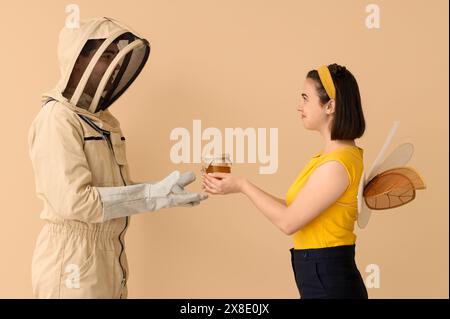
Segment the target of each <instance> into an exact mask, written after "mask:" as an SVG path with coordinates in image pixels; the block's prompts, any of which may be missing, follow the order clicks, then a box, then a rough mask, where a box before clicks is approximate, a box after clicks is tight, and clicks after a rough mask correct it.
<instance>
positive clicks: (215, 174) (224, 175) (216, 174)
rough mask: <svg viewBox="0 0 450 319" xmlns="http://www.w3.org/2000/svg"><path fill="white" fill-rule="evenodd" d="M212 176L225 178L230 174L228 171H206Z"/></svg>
mask: <svg viewBox="0 0 450 319" xmlns="http://www.w3.org/2000/svg"><path fill="white" fill-rule="evenodd" d="M208 175H209V176H212V177H219V178H225V177H228V176H230V175H231V174H230V173H221V172H214V173H208V174H207V176H208Z"/></svg>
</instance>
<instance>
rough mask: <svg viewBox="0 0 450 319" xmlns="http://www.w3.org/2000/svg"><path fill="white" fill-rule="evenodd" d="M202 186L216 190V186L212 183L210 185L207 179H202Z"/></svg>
mask: <svg viewBox="0 0 450 319" xmlns="http://www.w3.org/2000/svg"><path fill="white" fill-rule="evenodd" d="M203 184H204V185H205V186H206V187H207V188H209V189H213V190H216V189H217V186H216V185H214V183H212V182H211V181H210V180H209V179H207V178H204V179H203Z"/></svg>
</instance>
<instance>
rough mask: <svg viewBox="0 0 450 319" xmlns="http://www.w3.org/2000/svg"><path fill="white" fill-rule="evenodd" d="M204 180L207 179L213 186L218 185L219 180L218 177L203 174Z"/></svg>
mask: <svg viewBox="0 0 450 319" xmlns="http://www.w3.org/2000/svg"><path fill="white" fill-rule="evenodd" d="M204 180H207V181H208V182H209V183H210V184H212V185H213V186H214V187H215V188H217V187H220V183H221V181H220V180H218V179H215V178H214V177H211V176H208V175H204Z"/></svg>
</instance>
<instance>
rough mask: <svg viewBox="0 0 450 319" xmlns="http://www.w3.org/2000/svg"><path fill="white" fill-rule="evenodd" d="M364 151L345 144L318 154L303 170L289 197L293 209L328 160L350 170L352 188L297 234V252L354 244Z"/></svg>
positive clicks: (287, 202) (350, 186)
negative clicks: (300, 194)
mask: <svg viewBox="0 0 450 319" xmlns="http://www.w3.org/2000/svg"><path fill="white" fill-rule="evenodd" d="M363 153H364V150H363V149H362V148H360V147H358V146H352V145H345V146H341V147H339V148H337V149H336V150H334V151H332V152H330V153H328V154H322V152H319V153H317V154H316V155H314V156H313V157H312V158H311V160H310V162H309V163H308V164H307V165H306V166H305V167H304V168H303V170H302V171H301V172H300V174H299V175H298V177H297V179H296V180H295V182H294V183H293V184H292V185H291V187H290V188H289V190H288V192H287V194H286V205H287V206H289V205H290V204H291V203H292V202H293V201H294V199H295V197H296V196H297V194H298V192H299V191H300V190H301V188H302V186H303V185H304V184H305V183H306V181H307V180H308V177H309V176H310V175H311V174H312V172H313V171H314V170H315V169H316V168H317V167H318V166H319V165H321V164H323V163H325V162H328V161H338V162H340V163H341V164H343V166H344V167H345V169H346V170H347V174H348V177H349V182H350V184H349V186H348V187H347V190H346V191H345V192H344V194H343V195H342V196H341V197H340V198H339V199H338V200H337V201H336V202H335V203H334V204H333V205H331V206H330V207H329V208H327V209H326V210H324V211H323V212H322V213H321V214H320V215H319V216H318V217H316V218H315V219H313V220H312V221H311V222H310V223H309V224H307V225H306V226H304V227H303V228H302V229H300V230H299V231H297V232H296V233H295V234H294V235H293V239H294V249H309V248H325V247H335V246H342V245H353V244H355V242H356V235H355V234H354V233H353V230H354V225H355V221H356V219H357V210H358V202H357V196H358V186H359V181H360V178H361V175H362V171H363Z"/></svg>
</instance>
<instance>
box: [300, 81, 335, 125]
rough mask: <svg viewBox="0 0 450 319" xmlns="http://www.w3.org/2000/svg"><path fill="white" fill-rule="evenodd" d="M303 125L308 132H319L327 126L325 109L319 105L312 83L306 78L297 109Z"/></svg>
mask: <svg viewBox="0 0 450 319" xmlns="http://www.w3.org/2000/svg"><path fill="white" fill-rule="evenodd" d="M297 111H299V113H300V118H301V119H302V121H303V125H304V127H305V128H306V129H308V130H315V131H319V130H320V129H321V128H323V127H324V125H327V124H328V121H329V116H328V114H327V112H326V107H325V106H322V105H321V104H320V100H319V96H318V94H317V91H316V87H315V84H314V81H313V80H312V79H309V78H306V79H305V82H304V83H303V88H302V91H301V96H300V105H299V106H298V108H297Z"/></svg>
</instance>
